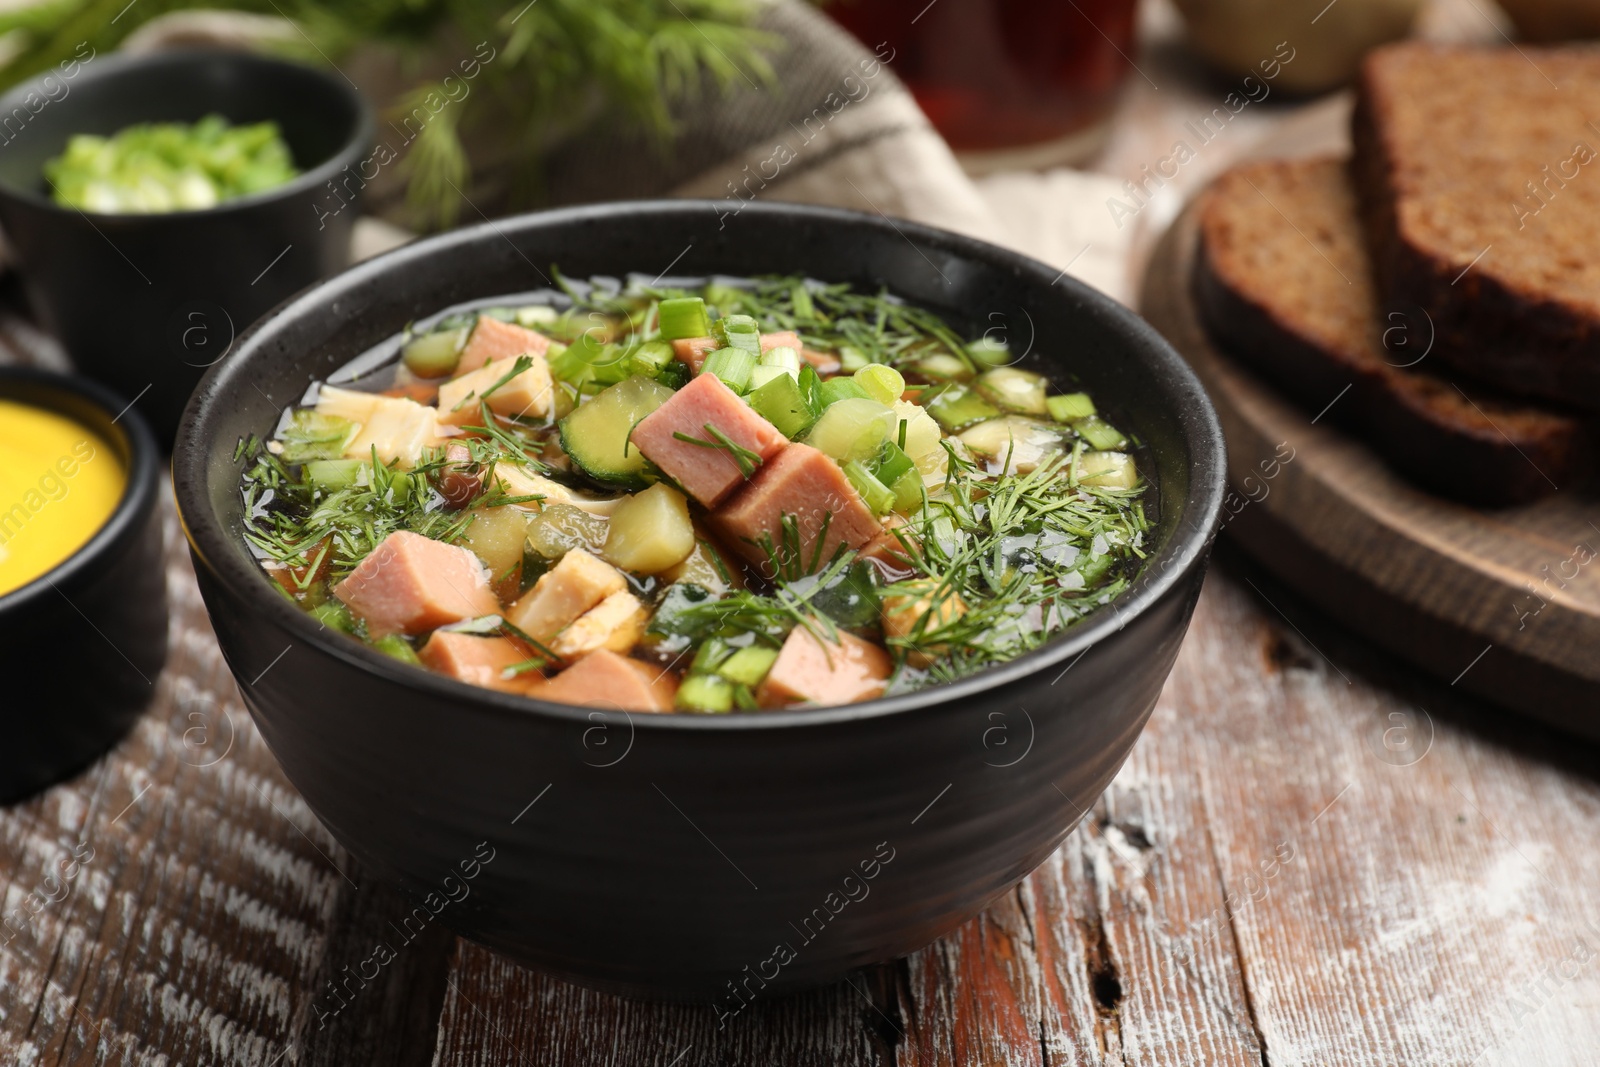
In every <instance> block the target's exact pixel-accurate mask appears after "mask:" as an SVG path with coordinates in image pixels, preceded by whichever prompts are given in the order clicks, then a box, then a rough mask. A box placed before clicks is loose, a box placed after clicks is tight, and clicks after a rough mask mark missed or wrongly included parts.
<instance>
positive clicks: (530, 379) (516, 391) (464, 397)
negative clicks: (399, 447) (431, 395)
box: [439, 356, 555, 426]
mask: <svg viewBox="0 0 1600 1067" xmlns="http://www.w3.org/2000/svg"><path fill="white" fill-rule="evenodd" d="M530 359H531V361H532V365H531V366H530V367H528V369H527V370H525V371H523V372H522V373H521V374H518V375H517V376H516V377H514V378H512V379H511V380H510V381H507V382H504V383H503V384H501V385H500V386H499V387H498V388H496V386H495V383H496V382H499V381H500V379H502V378H504V377H505V376H506V375H507V374H510V373H511V371H512V370H513V369H514V368H515V367H516V365H517V357H516V356H507V357H506V358H505V359H497V360H495V361H494V362H492V363H486V364H484V365H483V366H482V367H480V368H478V369H477V370H475V371H473V372H472V373H470V374H463V375H461V376H460V377H457V378H453V379H451V380H450V381H448V382H445V383H444V384H443V385H441V386H439V421H440V422H441V423H444V424H445V425H451V426H466V425H471V426H477V425H481V424H482V422H483V411H482V408H481V405H480V403H479V401H481V400H484V399H487V400H488V401H489V410H490V411H492V412H494V413H495V414H496V415H509V416H515V417H517V418H535V419H536V418H543V417H544V416H545V415H548V414H549V413H550V405H551V403H552V402H553V400H554V397H555V386H554V384H553V382H552V381H551V378H550V364H549V363H547V362H545V358H544V357H543V356H532V357H530ZM491 389H492V390H494V391H493V392H490V393H489V395H488V397H484V395H483V394H484V393H485V392H487V391H488V390H491Z"/></svg>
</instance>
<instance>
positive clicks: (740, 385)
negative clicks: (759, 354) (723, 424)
mask: <svg viewBox="0 0 1600 1067" xmlns="http://www.w3.org/2000/svg"><path fill="white" fill-rule="evenodd" d="M755 369H756V357H755V356H754V355H752V354H751V353H749V352H747V351H745V350H744V349H742V348H719V349H717V350H716V351H715V352H713V353H711V354H710V355H709V356H707V357H706V361H705V362H704V363H702V364H701V365H700V373H701V374H714V375H716V376H717V377H718V378H720V379H722V384H723V385H726V386H727V387H728V388H729V389H732V390H733V391H734V392H736V393H738V394H739V395H740V396H743V395H744V394H745V393H748V392H749V391H750V375H751V374H752V373H754V371H755Z"/></svg>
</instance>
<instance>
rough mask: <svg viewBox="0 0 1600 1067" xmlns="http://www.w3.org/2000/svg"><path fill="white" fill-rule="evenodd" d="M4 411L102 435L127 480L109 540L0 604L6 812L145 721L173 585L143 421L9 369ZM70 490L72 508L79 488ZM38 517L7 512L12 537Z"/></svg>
mask: <svg viewBox="0 0 1600 1067" xmlns="http://www.w3.org/2000/svg"><path fill="white" fill-rule="evenodd" d="M0 399H4V400H14V401H17V402H18V403H22V404H27V405H29V406H32V407H38V408H44V409H47V410H49V411H56V412H60V413H61V414H63V415H66V416H67V417H69V418H71V419H72V420H73V421H75V422H78V423H80V424H82V425H83V426H85V427H86V428H88V429H90V430H92V431H94V433H95V434H96V435H97V436H98V437H99V438H100V439H101V440H103V441H105V442H106V443H107V444H109V445H110V446H111V448H112V449H113V450H114V451H115V452H116V460H117V462H120V463H121V464H122V468H123V470H124V472H125V473H126V476H127V481H126V484H125V487H124V489H123V491H122V499H121V500H120V501H119V502H118V503H117V506H116V509H115V510H114V511H113V512H112V513H111V518H110V519H108V520H107V521H106V524H105V525H104V526H102V527H101V528H100V530H99V532H98V533H96V534H95V535H94V536H93V537H91V538H90V539H89V540H88V542H87V543H85V544H84V546H83V547H82V548H80V549H78V551H77V552H75V553H73V555H72V556H70V557H69V558H68V559H67V560H66V561H65V562H63V563H61V564H60V565H58V566H56V567H55V568H53V569H52V570H50V571H47V572H46V573H45V574H43V575H42V576H40V577H39V578H36V579H34V580H33V581H31V582H29V583H28V584H27V585H24V586H22V587H20V588H18V589H14V590H12V591H11V592H10V593H7V594H5V595H3V596H0V633H3V634H4V635H5V639H4V640H0V678H3V679H5V685H6V690H7V695H6V698H5V699H4V700H0V802H5V801H10V800H15V799H17V798H18V797H22V796H26V795H27V794H29V793H32V792H34V791H35V790H37V789H40V788H42V787H44V786H46V785H48V784H50V783H51V782H54V781H58V780H59V779H61V778H64V777H66V776H67V775H68V774H70V773H71V772H73V771H75V770H77V769H78V768H80V767H82V766H83V765H84V764H86V763H88V762H89V761H90V760H92V759H93V758H94V757H96V756H98V755H99V754H100V753H101V752H104V751H105V750H106V749H107V748H109V747H111V745H112V744H113V743H114V742H115V741H116V740H117V739H118V738H120V737H121V736H122V735H123V734H124V733H126V732H127V730H128V727H129V726H131V725H132V724H133V721H134V719H136V718H138V715H139V711H140V709H142V708H143V707H144V705H145V704H146V703H147V702H148V701H149V699H150V697H151V696H152V695H153V694H154V693H155V682H156V676H157V675H158V674H160V673H161V666H162V664H163V663H165V662H166V658H167V585H166V568H165V566H164V565H163V563H162V554H161V514H160V512H159V511H158V510H157V508H156V500H157V489H156V475H157V472H158V471H159V470H160V469H161V466H162V462H161V453H160V451H159V449H158V448H157V446H156V442H155V438H154V437H152V436H151V434H150V429H149V427H147V426H146V425H145V423H144V420H143V419H142V418H140V417H139V413H138V412H136V411H132V410H126V411H125V410H124V409H125V408H126V407H127V404H126V402H125V401H123V400H120V399H119V398H117V397H115V396H113V395H112V394H111V393H109V392H107V391H106V390H105V389H104V388H102V387H100V386H98V385H96V384H95V383H93V382H89V381H85V380H83V379H81V378H69V377H65V376H63V375H59V374H47V373H45V372H43V371H36V370H23V369H19V368H15V367H0ZM119 414H120V416H121V417H120V418H119V417H118V416H119ZM62 481H63V482H64V486H62V487H61V488H60V499H65V495H66V494H69V493H70V492H71V479H70V477H69V478H65V479H63V480H62ZM42 499H43V500H44V502H43V504H42V506H43V507H52V506H56V505H57V503H58V500H57V499H56V498H55V494H52V496H51V497H48V498H42ZM18 509H21V510H18ZM27 512H28V505H27V503H26V501H13V500H6V501H0V523H5V524H6V531H7V534H8V535H14V536H26V534H27V531H26V523H27V520H28V518H30V517H31V516H30V515H29V514H28V513H27Z"/></svg>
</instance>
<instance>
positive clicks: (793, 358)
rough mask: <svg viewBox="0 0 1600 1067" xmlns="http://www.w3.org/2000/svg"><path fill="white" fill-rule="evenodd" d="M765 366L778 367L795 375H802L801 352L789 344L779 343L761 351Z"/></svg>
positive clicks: (762, 363)
mask: <svg viewBox="0 0 1600 1067" xmlns="http://www.w3.org/2000/svg"><path fill="white" fill-rule="evenodd" d="M761 365H762V366H763V367H777V368H779V369H781V370H783V371H785V372H786V373H788V374H791V375H793V376H794V377H796V378H798V377H800V353H798V352H796V351H795V350H794V349H792V348H790V347H789V346H788V345H779V346H778V347H777V348H772V349H768V350H767V351H765V352H763V353H761Z"/></svg>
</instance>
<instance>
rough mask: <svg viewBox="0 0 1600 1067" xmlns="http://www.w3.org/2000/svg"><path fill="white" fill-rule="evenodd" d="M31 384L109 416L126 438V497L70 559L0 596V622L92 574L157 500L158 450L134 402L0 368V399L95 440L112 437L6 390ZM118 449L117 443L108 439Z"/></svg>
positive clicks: (66, 380)
mask: <svg viewBox="0 0 1600 1067" xmlns="http://www.w3.org/2000/svg"><path fill="white" fill-rule="evenodd" d="M19 381H20V382H30V383H34V384H36V385H38V386H39V387H40V388H41V390H42V391H44V392H47V393H54V394H56V395H57V396H73V397H76V398H77V399H79V400H87V401H88V402H89V403H90V404H91V405H93V406H94V407H95V408H96V409H97V410H99V411H100V412H101V413H103V414H104V415H105V418H106V420H107V422H106V425H107V426H111V427H116V428H118V429H119V430H120V432H121V433H122V435H123V438H124V443H125V447H126V449H127V456H126V459H125V463H124V467H125V469H124V471H123V485H122V496H121V497H120V498H119V499H118V500H117V505H116V507H114V508H112V509H111V514H110V515H109V516H108V517H107V518H106V521H105V522H103V523H101V525H100V528H99V529H98V530H96V531H95V532H94V533H93V534H92V535H91V536H90V537H89V539H88V540H87V541H85V542H84V543H83V544H81V545H79V546H78V548H77V549H76V550H74V551H73V552H72V554H71V555H69V556H68V557H67V558H66V559H64V560H62V561H61V562H60V563H57V564H56V565H55V566H54V567H51V568H50V569H49V570H47V571H45V572H44V573H43V574H41V575H39V576H38V577H36V578H33V579H31V580H29V581H27V582H24V583H23V584H22V585H19V586H17V587H16V588H15V589H13V590H11V591H10V592H9V593H3V594H0V619H5V618H7V617H9V616H10V615H12V613H14V612H22V611H26V610H27V609H28V608H29V607H31V606H33V605H34V604H36V603H37V602H38V601H39V600H41V599H43V598H44V597H45V596H46V595H47V594H48V593H49V592H50V591H51V590H55V591H57V592H59V591H60V589H61V587H71V586H75V585H77V584H78V583H79V582H80V581H81V580H83V579H85V578H87V577H89V576H90V575H91V572H92V569H93V568H95V567H97V566H99V565H100V564H101V563H102V562H103V557H105V556H106V555H107V554H108V553H111V552H113V551H115V550H116V548H117V546H118V545H121V544H122V543H124V542H125V541H126V540H127V539H129V538H132V537H137V536H138V534H139V532H140V529H141V528H142V525H143V522H144V518H145V516H146V515H148V514H149V512H150V509H151V508H153V507H154V506H155V502H156V466H157V463H158V462H159V460H158V457H159V455H160V451H159V449H158V448H157V446H156V439H155V435H154V433H153V432H152V431H151V429H150V425H149V423H147V422H146V421H145V419H144V417H143V416H142V415H140V414H139V411H138V409H137V408H135V407H134V405H133V404H131V403H128V404H124V403H123V401H122V399H121V397H119V396H117V395H116V394H115V393H113V392H111V390H109V389H107V388H106V387H105V386H103V385H101V384H99V383H98V382H94V381H91V380H89V379H88V378H83V377H80V376H78V375H75V374H60V373H57V372H55V371H51V370H45V369H43V368H39V367H19V366H0V400H13V401H15V402H17V403H21V404H25V405H27V406H29V407H37V408H42V409H44V410H46V411H54V412H55V413H56V414H58V415H61V416H62V417H64V418H66V419H69V420H71V421H73V422H77V423H80V425H84V426H85V428H86V429H88V430H90V431H91V432H93V434H94V436H96V437H98V438H101V439H102V440H104V439H106V438H107V437H108V436H109V435H108V434H107V433H106V432H105V430H104V429H103V428H101V427H97V426H88V425H87V424H84V423H82V422H81V420H79V419H77V418H75V417H74V416H73V415H72V414H71V413H70V412H67V411H62V410H60V409H58V408H56V407H53V406H52V405H51V404H50V403H49V402H48V401H43V402H40V401H33V400H18V399H17V398H16V397H15V396H14V395H13V394H12V393H11V391H10V390H9V389H8V388H7V387H6V386H7V383H8V382H19ZM106 443H107V444H108V445H110V446H111V447H113V448H115V447H117V442H116V441H115V440H108V441H106Z"/></svg>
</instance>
